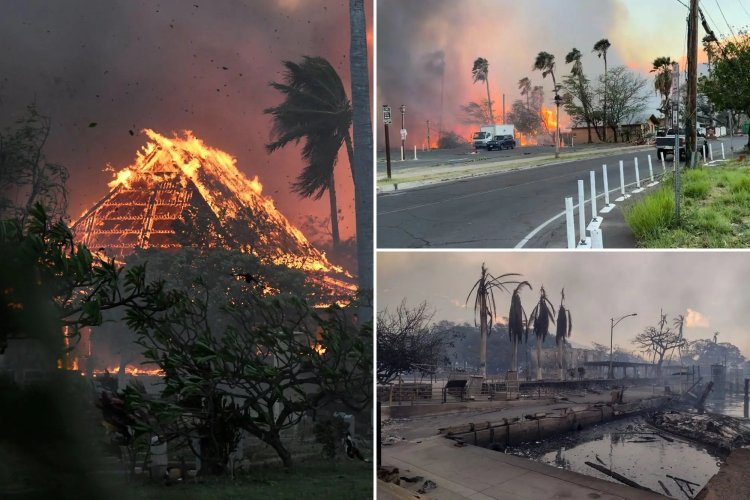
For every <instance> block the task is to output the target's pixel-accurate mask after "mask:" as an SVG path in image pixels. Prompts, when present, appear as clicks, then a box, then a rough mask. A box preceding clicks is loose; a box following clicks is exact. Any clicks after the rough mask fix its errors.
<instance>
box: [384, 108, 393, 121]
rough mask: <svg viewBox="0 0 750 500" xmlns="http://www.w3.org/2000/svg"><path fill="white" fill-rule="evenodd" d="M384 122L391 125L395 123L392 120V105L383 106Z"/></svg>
mask: <svg viewBox="0 0 750 500" xmlns="http://www.w3.org/2000/svg"><path fill="white" fill-rule="evenodd" d="M383 123H385V124H386V125H390V124H391V123H393V122H392V121H391V107H390V106H383Z"/></svg>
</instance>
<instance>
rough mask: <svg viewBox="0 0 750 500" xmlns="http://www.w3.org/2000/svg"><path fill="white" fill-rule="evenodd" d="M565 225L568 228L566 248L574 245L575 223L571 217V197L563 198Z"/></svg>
mask: <svg viewBox="0 0 750 500" xmlns="http://www.w3.org/2000/svg"><path fill="white" fill-rule="evenodd" d="M565 225H566V227H567V229H568V248H575V247H576V223H575V220H574V219H573V198H572V197H569V198H565Z"/></svg>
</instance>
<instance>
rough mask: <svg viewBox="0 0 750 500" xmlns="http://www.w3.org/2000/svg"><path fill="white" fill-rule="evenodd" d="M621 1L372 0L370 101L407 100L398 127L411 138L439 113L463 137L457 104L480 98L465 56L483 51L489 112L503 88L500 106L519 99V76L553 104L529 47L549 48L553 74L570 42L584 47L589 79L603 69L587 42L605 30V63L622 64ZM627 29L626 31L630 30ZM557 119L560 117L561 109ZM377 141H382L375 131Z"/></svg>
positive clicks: (419, 138)
mask: <svg viewBox="0 0 750 500" xmlns="http://www.w3.org/2000/svg"><path fill="white" fill-rule="evenodd" d="M624 5H625V2H624V0H604V1H602V0H579V1H577V2H576V3H575V7H574V10H575V13H573V12H571V10H572V8H571V5H570V4H569V3H566V2H559V1H557V0H529V1H527V2H522V3H521V2H498V1H496V0H475V1H472V2H455V1H450V0H422V1H419V2H403V1H401V0H380V1H379V2H378V47H377V48H378V82H377V97H378V105H380V104H389V105H391V106H394V107H396V106H399V105H401V104H406V105H407V115H406V128H407V129H408V130H409V136H408V138H409V141H410V142H411V141H413V142H411V144H412V145H413V144H416V145H417V146H420V145H421V144H422V142H423V141H425V137H426V121H427V120H430V121H431V123H437V122H438V121H439V120H440V116H441V114H442V116H443V120H442V121H443V124H444V125H443V127H442V128H443V129H444V130H447V131H450V130H453V131H456V132H458V133H459V134H461V135H462V136H463V137H467V135H469V134H470V133H471V132H472V131H473V129H474V128H475V126H467V125H464V124H462V120H461V118H462V117H461V112H460V106H461V105H465V104H466V103H468V102H469V101H475V102H479V101H481V100H482V99H486V88H485V85H484V82H478V83H477V84H473V83H472V78H471V68H472V63H473V61H474V60H475V59H476V58H477V57H484V58H486V59H487V60H488V61H489V84H490V93H491V96H492V101H493V102H494V105H493V114H494V115H495V116H496V117H502V112H503V106H502V102H503V94H505V96H506V105H505V108H506V114H507V112H508V111H510V109H511V105H512V103H513V101H514V100H516V99H521V95H520V91H519V89H518V81H519V80H520V79H521V78H523V77H529V78H531V80H532V84H533V85H542V86H543V87H544V90H545V105H546V106H547V107H553V102H552V96H553V94H552V81H551V79H550V78H549V77H548V78H546V79H542V75H541V73H540V72H538V71H532V63H533V61H534V58H535V57H536V54H537V53H538V52H540V51H542V50H545V51H548V52H550V53H552V54H554V55H555V57H556V61H557V70H556V77H557V79H558V81H559V80H561V77H562V75H563V74H566V73H568V72H569V71H570V67H569V66H567V65H566V64H565V55H566V54H567V53H568V52H569V51H570V49H571V48H573V47H577V48H578V49H579V50H580V51H581V52H582V53H583V54H584V56H583V66H584V71H586V74H587V75H588V76H589V77H591V78H592V79H593V77H595V76H596V75H598V74H599V73H601V72H602V71H603V63H602V61H601V59H598V58H597V57H596V55H595V54H593V53H592V48H593V45H594V43H596V42H597V41H598V40H600V39H601V38H605V37H611V41H612V42H613V48H612V49H611V51H610V53H609V54H608V63H609V66H610V67H614V66H616V65H619V64H623V58H622V57H621V56H620V53H619V51H620V49H621V48H623V45H624V44H625V43H629V42H625V41H624V40H626V39H627V38H626V34H625V33H623V34H622V38H623V40H620V39H619V37H620V35H619V33H621V29H619V28H618V21H619V22H620V24H621V22H622V20H623V19H627V17H628V16H627V14H628V13H627V12H626V9H625V7H624ZM563 20H564V21H563ZM615 36H617V38H616V39H615V38H612V37H615ZM627 36H628V37H629V38H632V33H630V34H627ZM618 44H620V45H619V46H618ZM443 76H444V81H443ZM500 119H501V118H498V119H497V121H500ZM561 122H563V123H565V122H567V119H566V118H565V117H563V116H561ZM377 130H378V131H379V132H380V131H381V129H380V128H377ZM379 143H380V144H381V145H382V143H383V140H382V134H380V140H379ZM410 147H411V146H410Z"/></svg>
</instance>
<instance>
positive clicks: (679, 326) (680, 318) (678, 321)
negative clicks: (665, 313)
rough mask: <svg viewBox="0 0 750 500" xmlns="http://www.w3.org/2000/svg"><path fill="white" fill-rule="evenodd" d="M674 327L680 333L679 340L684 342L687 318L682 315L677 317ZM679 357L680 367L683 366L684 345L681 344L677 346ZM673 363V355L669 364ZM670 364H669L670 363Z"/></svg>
mask: <svg viewBox="0 0 750 500" xmlns="http://www.w3.org/2000/svg"><path fill="white" fill-rule="evenodd" d="M672 325H673V326H674V327H675V328H676V329H677V332H678V337H677V338H678V340H679V341H680V342H682V329H683V327H684V326H685V316H683V315H682V314H680V315H679V316H677V317H676V318H675V319H674V320H673V321H672ZM673 352H674V351H673ZM677 355H678V356H679V357H680V365H682V344H681V343H680V344H679V345H678V346H677ZM671 361H672V353H670V354H669V362H671ZM669 362H668V363H669Z"/></svg>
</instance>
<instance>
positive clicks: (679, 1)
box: [676, 0, 690, 10]
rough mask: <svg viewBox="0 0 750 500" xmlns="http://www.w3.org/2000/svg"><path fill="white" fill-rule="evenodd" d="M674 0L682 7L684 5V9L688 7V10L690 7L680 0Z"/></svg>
mask: <svg viewBox="0 0 750 500" xmlns="http://www.w3.org/2000/svg"><path fill="white" fill-rule="evenodd" d="M676 1H677V3H679V4H680V5H682V6H683V7H685V8H686V9H688V10H689V9H690V7H688V6H687V4H685V3H684V2H683V1H682V0H676Z"/></svg>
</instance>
